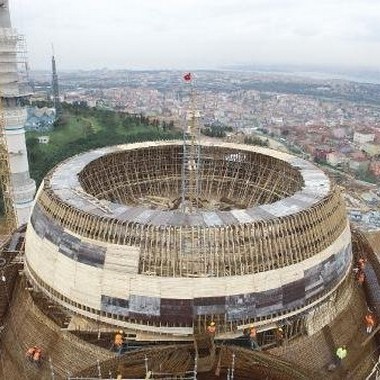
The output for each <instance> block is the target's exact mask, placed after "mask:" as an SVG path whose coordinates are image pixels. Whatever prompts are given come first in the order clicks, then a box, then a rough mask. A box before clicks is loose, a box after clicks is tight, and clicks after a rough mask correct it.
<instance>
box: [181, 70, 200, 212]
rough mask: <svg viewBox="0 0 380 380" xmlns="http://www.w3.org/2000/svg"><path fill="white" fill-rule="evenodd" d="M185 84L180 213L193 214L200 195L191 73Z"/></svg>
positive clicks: (197, 114)
mask: <svg viewBox="0 0 380 380" xmlns="http://www.w3.org/2000/svg"><path fill="white" fill-rule="evenodd" d="M183 78H184V80H185V82H186V83H187V84H188V85H189V86H190V107H189V110H188V112H187V115H186V123H187V125H186V126H185V130H184V132H183V139H184V141H183V164H182V165H183V166H182V202H181V207H180V209H181V211H182V212H184V213H190V214H191V213H193V211H194V208H196V207H199V202H200V199H199V195H200V194H199V193H200V175H199V174H200V173H199V169H200V168H199V165H200V144H199V138H200V128H199V123H198V118H199V116H200V115H199V111H198V110H197V109H196V102H195V90H194V85H193V78H192V74H191V73H187V74H185V75H184V77H183Z"/></svg>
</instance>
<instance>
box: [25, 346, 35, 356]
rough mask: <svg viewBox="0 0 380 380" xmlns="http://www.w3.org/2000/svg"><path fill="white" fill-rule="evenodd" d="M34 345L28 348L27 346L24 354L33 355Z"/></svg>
mask: <svg viewBox="0 0 380 380" xmlns="http://www.w3.org/2000/svg"><path fill="white" fill-rule="evenodd" d="M36 349H37V348H36V347H30V348H28V351H26V354H27V355H28V356H33V355H34V353H35V352H36Z"/></svg>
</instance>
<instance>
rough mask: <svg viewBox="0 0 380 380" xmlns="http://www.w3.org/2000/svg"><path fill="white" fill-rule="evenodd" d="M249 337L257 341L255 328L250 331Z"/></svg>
mask: <svg viewBox="0 0 380 380" xmlns="http://www.w3.org/2000/svg"><path fill="white" fill-rule="evenodd" d="M249 337H250V338H251V339H256V337H257V330H256V329H255V328H254V327H251V329H250V330H249Z"/></svg>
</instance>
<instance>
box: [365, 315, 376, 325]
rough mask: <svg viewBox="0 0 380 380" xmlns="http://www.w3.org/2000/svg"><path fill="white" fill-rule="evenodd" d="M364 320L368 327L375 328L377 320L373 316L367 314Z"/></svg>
mask: <svg viewBox="0 0 380 380" xmlns="http://www.w3.org/2000/svg"><path fill="white" fill-rule="evenodd" d="M364 318H365V323H366V325H367V326H372V327H373V326H375V319H374V318H373V315H372V314H367V315H366V316H365V317H364Z"/></svg>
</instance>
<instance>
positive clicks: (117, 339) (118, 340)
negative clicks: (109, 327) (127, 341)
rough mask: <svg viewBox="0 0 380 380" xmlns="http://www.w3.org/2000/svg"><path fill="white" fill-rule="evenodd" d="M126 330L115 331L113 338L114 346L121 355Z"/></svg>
mask: <svg viewBox="0 0 380 380" xmlns="http://www.w3.org/2000/svg"><path fill="white" fill-rule="evenodd" d="M123 334H124V332H123V330H119V331H117V332H116V333H115V336H114V339H113V348H114V349H115V350H116V351H117V353H118V354H119V355H120V354H121V351H122V349H123V344H124V336H123Z"/></svg>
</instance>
